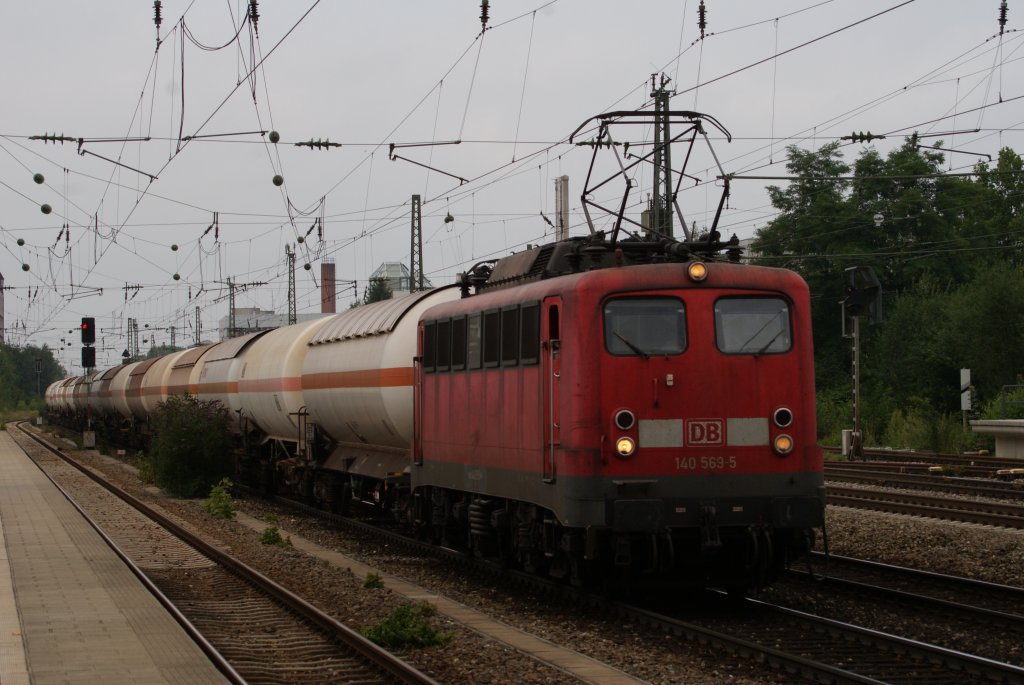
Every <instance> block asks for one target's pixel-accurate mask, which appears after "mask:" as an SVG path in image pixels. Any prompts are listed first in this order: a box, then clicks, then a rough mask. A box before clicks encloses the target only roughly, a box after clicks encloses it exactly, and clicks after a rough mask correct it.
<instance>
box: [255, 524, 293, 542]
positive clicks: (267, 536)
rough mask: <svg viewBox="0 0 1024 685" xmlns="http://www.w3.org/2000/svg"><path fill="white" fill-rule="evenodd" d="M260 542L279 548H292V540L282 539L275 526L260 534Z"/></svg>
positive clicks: (265, 529)
mask: <svg viewBox="0 0 1024 685" xmlns="http://www.w3.org/2000/svg"><path fill="white" fill-rule="evenodd" d="M260 542H261V543H263V544H264V545H276V546H277V547H291V546H292V540H291V538H288V539H285V538H283V537H281V531H279V530H278V529H277V528H276V527H275V526H268V527H266V528H264V529H263V532H262V533H260Z"/></svg>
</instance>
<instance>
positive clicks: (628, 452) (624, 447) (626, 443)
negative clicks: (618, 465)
mask: <svg viewBox="0 0 1024 685" xmlns="http://www.w3.org/2000/svg"><path fill="white" fill-rule="evenodd" d="M634 452H636V443H635V442H633V438H626V437H622V438H619V439H618V440H616V441H615V454H617V455H618V456H619V457H620V458H622V459H628V458H629V457H632V456H633V453H634Z"/></svg>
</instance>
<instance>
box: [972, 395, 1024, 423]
mask: <svg viewBox="0 0 1024 685" xmlns="http://www.w3.org/2000/svg"><path fill="white" fill-rule="evenodd" d="M981 418H983V419H987V420H990V421H994V420H998V419H1024V388H1022V387H1016V388H1011V389H1010V390H1009V391H1008V392H1002V391H1000V393H999V394H998V395H996V397H995V399H993V400H992V401H990V402H988V403H986V404H985V406H984V407H983V408H982V410H981Z"/></svg>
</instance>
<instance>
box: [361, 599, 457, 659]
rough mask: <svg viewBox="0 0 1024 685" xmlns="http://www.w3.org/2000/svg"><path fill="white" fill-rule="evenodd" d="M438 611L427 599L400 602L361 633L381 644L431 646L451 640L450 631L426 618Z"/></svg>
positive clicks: (384, 645) (390, 646)
mask: <svg viewBox="0 0 1024 685" xmlns="http://www.w3.org/2000/svg"><path fill="white" fill-rule="evenodd" d="M435 614H437V609H435V608H434V607H433V606H432V605H431V604H429V603H428V602H422V603H420V604H416V605H413V604H402V605H400V606H398V608H396V609H395V610H394V612H392V614H391V616H389V617H387V618H386V619H384V620H383V621H381V622H380V623H379V624H377V625H376V626H374V627H372V628H367V629H365V630H363V631H360V632H362V634H363V635H364V636H365V637H366V638H367V639H368V640H371V641H373V642H375V643H377V644H378V645H380V646H381V647H388V648H391V649H394V648H398V647H433V646H434V645H443V644H444V643H446V642H448V641H449V640H451V639H452V635H451V633H445V632H443V631H440V630H437V629H436V628H434V626H432V625H431V624H430V621H429V619H430V618H431V617H433V616H434V615H435Z"/></svg>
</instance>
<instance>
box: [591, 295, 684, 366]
mask: <svg viewBox="0 0 1024 685" xmlns="http://www.w3.org/2000/svg"><path fill="white" fill-rule="evenodd" d="M604 344H605V348H606V349H607V350H608V352H610V353H611V354H614V355H617V356H622V357H648V356H651V355H676V354H682V353H683V351H684V350H685V349H686V308H685V306H684V305H683V302H682V300H680V299H678V298H675V297H623V298H619V299H615V300H609V301H608V302H607V303H606V304H605V306H604Z"/></svg>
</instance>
